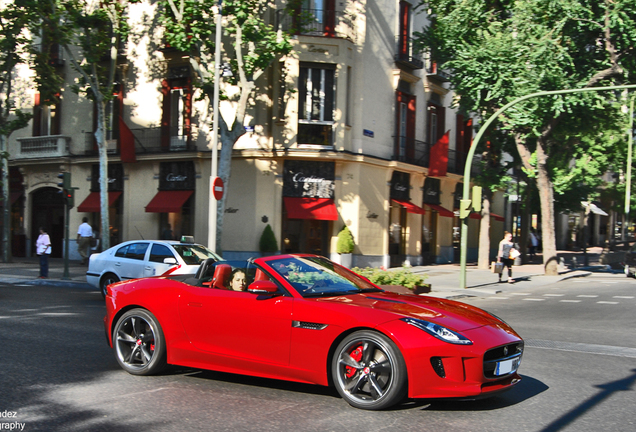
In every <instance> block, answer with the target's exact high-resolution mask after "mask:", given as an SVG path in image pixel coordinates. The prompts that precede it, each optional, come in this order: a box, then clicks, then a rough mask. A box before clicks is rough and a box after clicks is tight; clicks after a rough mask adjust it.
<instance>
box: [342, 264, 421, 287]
mask: <svg viewBox="0 0 636 432" xmlns="http://www.w3.org/2000/svg"><path fill="white" fill-rule="evenodd" d="M351 270H352V271H354V272H356V273H358V274H359V275H362V276H364V277H366V278H367V279H369V280H370V281H371V282H373V283H374V284H376V285H400V286H403V287H406V288H410V289H413V288H415V287H416V286H423V285H425V283H426V278H428V275H426V274H423V275H420V274H414V273H412V272H411V270H409V269H408V268H407V267H402V268H401V269H400V270H382V269H377V268H371V267H366V268H363V269H362V268H359V267H354V268H352V269H351Z"/></svg>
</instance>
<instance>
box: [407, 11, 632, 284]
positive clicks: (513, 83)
mask: <svg viewBox="0 0 636 432" xmlns="http://www.w3.org/2000/svg"><path fill="white" fill-rule="evenodd" d="M425 3H426V5H427V8H428V11H429V12H430V17H431V25H430V26H429V27H428V28H426V29H424V30H423V32H422V33H420V34H419V35H417V37H418V39H419V41H420V43H421V44H422V45H424V46H427V47H429V48H430V51H431V57H432V59H434V60H435V61H437V62H438V63H439V64H440V66H441V67H443V68H445V69H447V70H448V71H449V72H451V83H452V86H453V89H454V91H455V92H456V93H457V94H458V96H459V97H460V98H461V99H460V106H461V107H462V108H463V109H465V110H466V111H468V112H473V113H476V114H477V115H478V116H480V117H481V118H487V117H489V116H490V115H491V114H492V113H494V112H496V111H497V110H498V109H499V108H501V107H502V106H503V105H505V104H506V103H508V102H511V101H512V100H514V99H516V98H518V97H520V96H524V95H527V94H530V93H534V92H538V91H547V90H559V89H571V88H581V87H592V86H600V85H612V84H616V83H626V82H629V80H633V78H631V77H633V76H634V72H636V56H634V46H635V42H636V4H634V2H633V0H604V1H597V0H562V1H558V2H555V1H545V0H520V1H512V0H500V1H483V0H430V1H426V2H425ZM619 99H620V94H618V93H617V94H613V93H598V92H590V93H585V94H583V93H573V94H569V95H561V96H553V97H543V98H534V99H529V100H527V101H526V102H525V103H522V104H517V105H515V106H514V107H513V108H512V109H510V110H509V111H507V112H506V113H505V115H504V116H502V117H501V118H500V120H499V121H500V123H499V125H500V127H501V128H502V129H505V130H508V131H510V133H511V134H512V135H513V136H514V139H515V145H516V148H517V152H518V154H519V157H520V161H521V164H522V166H523V169H524V170H525V171H526V172H527V173H529V174H530V175H531V176H532V177H534V178H535V181H536V184H537V189H538V191H539V197H540V204H541V218H542V219H541V229H542V241H543V259H544V265H545V268H546V273H548V274H556V272H557V261H556V238H555V232H554V220H555V217H554V215H555V208H554V198H555V182H556V183H557V184H560V182H561V180H560V178H559V177H558V176H559V171H558V170H557V169H556V167H558V166H560V167H563V166H564V165H563V164H560V165H559V164H557V163H554V161H552V157H553V156H555V155H556V154H564V155H568V157H562V158H561V159H559V158H558V157H555V161H557V160H560V161H561V162H563V161H564V160H567V161H568V162H569V160H570V159H571V157H572V156H574V154H573V148H574V147H577V146H584V145H590V146H591V148H592V150H587V151H586V150H585V149H582V152H584V153H585V154H588V155H591V154H593V153H595V151H593V149H597V148H598V147H599V143H601V142H602V141H603V140H602V139H601V140H599V139H598V130H597V128H598V126H599V124H601V125H605V124H606V123H611V122H612V121H613V119H614V120H615V119H617V118H619V117H620V111H619V104H618V103H617V101H619ZM594 136H596V139H592V137H594Z"/></svg>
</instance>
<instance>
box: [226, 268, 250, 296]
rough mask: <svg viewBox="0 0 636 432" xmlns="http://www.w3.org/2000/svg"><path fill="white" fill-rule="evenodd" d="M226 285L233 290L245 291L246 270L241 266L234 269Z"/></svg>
mask: <svg viewBox="0 0 636 432" xmlns="http://www.w3.org/2000/svg"><path fill="white" fill-rule="evenodd" d="M225 285H226V286H227V287H228V288H229V289H231V290H233V291H245V287H246V282H245V271H243V269H240V268H236V269H234V270H232V273H231V274H230V277H229V278H228V281H227V283H226V284H225Z"/></svg>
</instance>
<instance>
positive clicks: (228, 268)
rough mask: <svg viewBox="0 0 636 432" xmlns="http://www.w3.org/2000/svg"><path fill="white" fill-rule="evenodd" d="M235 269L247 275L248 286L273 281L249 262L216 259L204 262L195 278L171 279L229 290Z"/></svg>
mask: <svg viewBox="0 0 636 432" xmlns="http://www.w3.org/2000/svg"><path fill="white" fill-rule="evenodd" d="M235 269H240V270H241V271H243V272H244V273H245V276H246V279H247V284H246V286H249V284H251V283H253V282H255V281H268V280H271V279H270V277H269V276H268V275H267V273H265V272H264V271H263V270H261V269H260V268H257V267H256V266H254V265H253V264H252V263H251V262H249V261H216V260H215V259H214V258H208V259H206V260H204V261H202V262H201V265H200V267H199V270H197V272H196V274H195V275H194V276H192V275H186V276H185V277H183V276H181V277H180V276H171V278H172V279H178V280H180V281H181V282H183V283H186V284H188V285H193V286H199V287H209V288H216V289H222V290H228V289H229V287H228V286H227V285H226V284H227V281H228V279H229V278H230V275H231V274H232V271H233V270H235Z"/></svg>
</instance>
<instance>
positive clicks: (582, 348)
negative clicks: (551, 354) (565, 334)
mask: <svg viewBox="0 0 636 432" xmlns="http://www.w3.org/2000/svg"><path fill="white" fill-rule="evenodd" d="M524 342H525V346H526V347H532V348H542V349H553V350H558V351H573V352H581V353H588V354H601V355H611V356H617V357H631V358H636V348H627V347H618V346H610V345H594V344H585V343H575V342H558V341H549V340H541V339H525V340H524Z"/></svg>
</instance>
